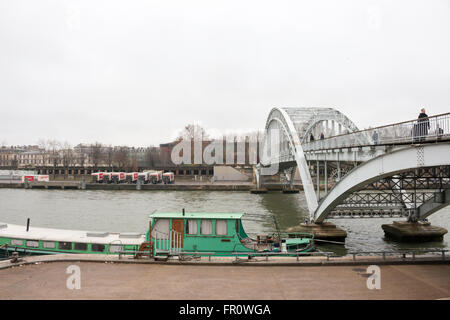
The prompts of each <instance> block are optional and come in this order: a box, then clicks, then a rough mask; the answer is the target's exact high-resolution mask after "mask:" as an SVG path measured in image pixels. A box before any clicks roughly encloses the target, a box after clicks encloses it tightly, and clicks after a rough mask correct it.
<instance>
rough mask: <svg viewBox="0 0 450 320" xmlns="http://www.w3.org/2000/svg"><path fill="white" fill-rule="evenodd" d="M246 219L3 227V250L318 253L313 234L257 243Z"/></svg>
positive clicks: (154, 217) (182, 216)
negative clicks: (144, 227)
mask: <svg viewBox="0 0 450 320" xmlns="http://www.w3.org/2000/svg"><path fill="white" fill-rule="evenodd" d="M243 216H244V213H196V212H185V211H184V210H183V211H182V212H178V213H153V214H151V215H150V216H149V218H150V222H149V229H148V231H147V233H146V234H145V235H144V234H139V233H111V232H92V231H77V230H62V229H50V228H38V227H31V228H29V229H28V230H27V227H25V226H19V225H13V224H6V223H0V250H3V252H8V253H10V252H12V251H17V252H19V253H28V254H57V253H78V254H79V253H84V254H110V255H111V254H113V255H114V254H134V255H136V256H137V255H148V256H150V257H155V256H170V255H179V254H196V255H215V256H232V255H248V254H252V253H254V254H258V253H271V254H279V255H295V254H297V253H298V252H301V253H306V252H310V251H313V250H314V237H313V235H312V234H307V233H290V234H285V233H281V232H276V233H273V234H267V235H258V236H257V237H256V238H251V237H250V236H249V235H247V233H246V232H245V230H244V227H243V225H242V217H243Z"/></svg>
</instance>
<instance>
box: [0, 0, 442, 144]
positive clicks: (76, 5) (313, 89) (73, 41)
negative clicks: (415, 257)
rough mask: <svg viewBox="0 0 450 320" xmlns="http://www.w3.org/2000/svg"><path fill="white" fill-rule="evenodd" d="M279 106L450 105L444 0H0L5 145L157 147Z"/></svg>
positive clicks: (376, 118)
mask: <svg viewBox="0 0 450 320" xmlns="http://www.w3.org/2000/svg"><path fill="white" fill-rule="evenodd" d="M274 106H279V107H287V106H293V107H302V106H304V107H315V106H316V107H334V108H337V109H338V110H340V111H341V112H343V113H345V114H346V115H347V116H348V117H349V118H350V119H351V120H353V122H355V124H356V125H357V126H358V127H360V128H364V127H368V126H376V125H382V124H388V123H392V122H398V121H403V120H409V119H413V118H416V117H417V115H418V113H419V110H420V107H422V106H425V107H426V109H427V113H428V114H429V115H433V114H438V113H444V112H448V111H450V1H449V0H433V1H426V0H419V1H413V0H404V1H390V0H386V1H375V0H353V1H349V0H340V1H335V0H318V1H298V0H293V1H283V0H277V1H264V0H251V1H250V0H226V1H214V0H160V1H148V0H146V1H138V0H133V1H124V0H123V1H116V0H105V1H99V0H86V1H84V0H83V1H61V0H45V1H44V0H40V1H35V0H16V1H12V0H0V110H1V126H0V142H6V143H7V144H33V143H37V142H38V140H39V139H48V138H53V139H58V140H61V141H68V142H69V143H71V144H73V145H74V144H77V143H79V142H85V143H89V142H95V141H100V142H104V143H108V144H113V145H119V144H127V145H134V146H147V145H150V144H155V145H157V144H159V143H163V142H167V141H169V140H171V139H172V138H174V135H175V133H176V132H177V131H179V130H180V129H181V128H182V127H183V126H184V125H185V124H187V123H197V124H201V125H203V126H204V127H205V128H206V129H207V130H208V129H209V130H210V131H211V132H213V133H214V132H224V133H226V132H230V131H248V130H255V129H262V128H263V127H264V124H265V120H266V117H267V115H268V113H269V111H270V109H271V108H272V107H274Z"/></svg>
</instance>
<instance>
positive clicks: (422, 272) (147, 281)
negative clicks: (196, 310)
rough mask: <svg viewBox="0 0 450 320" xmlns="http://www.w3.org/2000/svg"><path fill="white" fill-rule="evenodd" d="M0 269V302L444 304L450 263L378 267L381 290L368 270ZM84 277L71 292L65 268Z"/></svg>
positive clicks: (97, 265) (106, 265)
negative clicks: (434, 301) (418, 301)
mask: <svg viewBox="0 0 450 320" xmlns="http://www.w3.org/2000/svg"><path fill="white" fill-rule="evenodd" d="M36 263H37V264H31V265H23V266H14V267H12V268H7V269H2V270H0V299H219V300H223V299H250V300H253V299H263V300H266V299H269V300H272V299H275V300H278V299H442V298H448V297H450V265H449V264H422V265H380V270H381V289H380V290H376V289H375V290H369V289H368V288H367V284H366V282H367V277H368V276H369V275H368V274H367V266H264V267H263V266H239V265H168V264H131V263H115V262H67V261H65V262H52V263H40V262H36ZM70 265H77V266H79V267H80V271H81V289H79V290H76V289H75V290H69V289H67V286H66V282H67V279H68V277H69V276H70V275H69V274H67V273H66V270H67V267H68V266H70Z"/></svg>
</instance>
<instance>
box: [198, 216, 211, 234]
mask: <svg viewBox="0 0 450 320" xmlns="http://www.w3.org/2000/svg"><path fill="white" fill-rule="evenodd" d="M200 234H212V221H211V220H207V219H204V220H202V224H201V225H200Z"/></svg>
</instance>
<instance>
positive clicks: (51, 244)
mask: <svg viewBox="0 0 450 320" xmlns="http://www.w3.org/2000/svg"><path fill="white" fill-rule="evenodd" d="M42 245H43V247H44V248H46V249H55V247H56V246H55V243H54V242H49V241H44V242H43V243H42Z"/></svg>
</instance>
